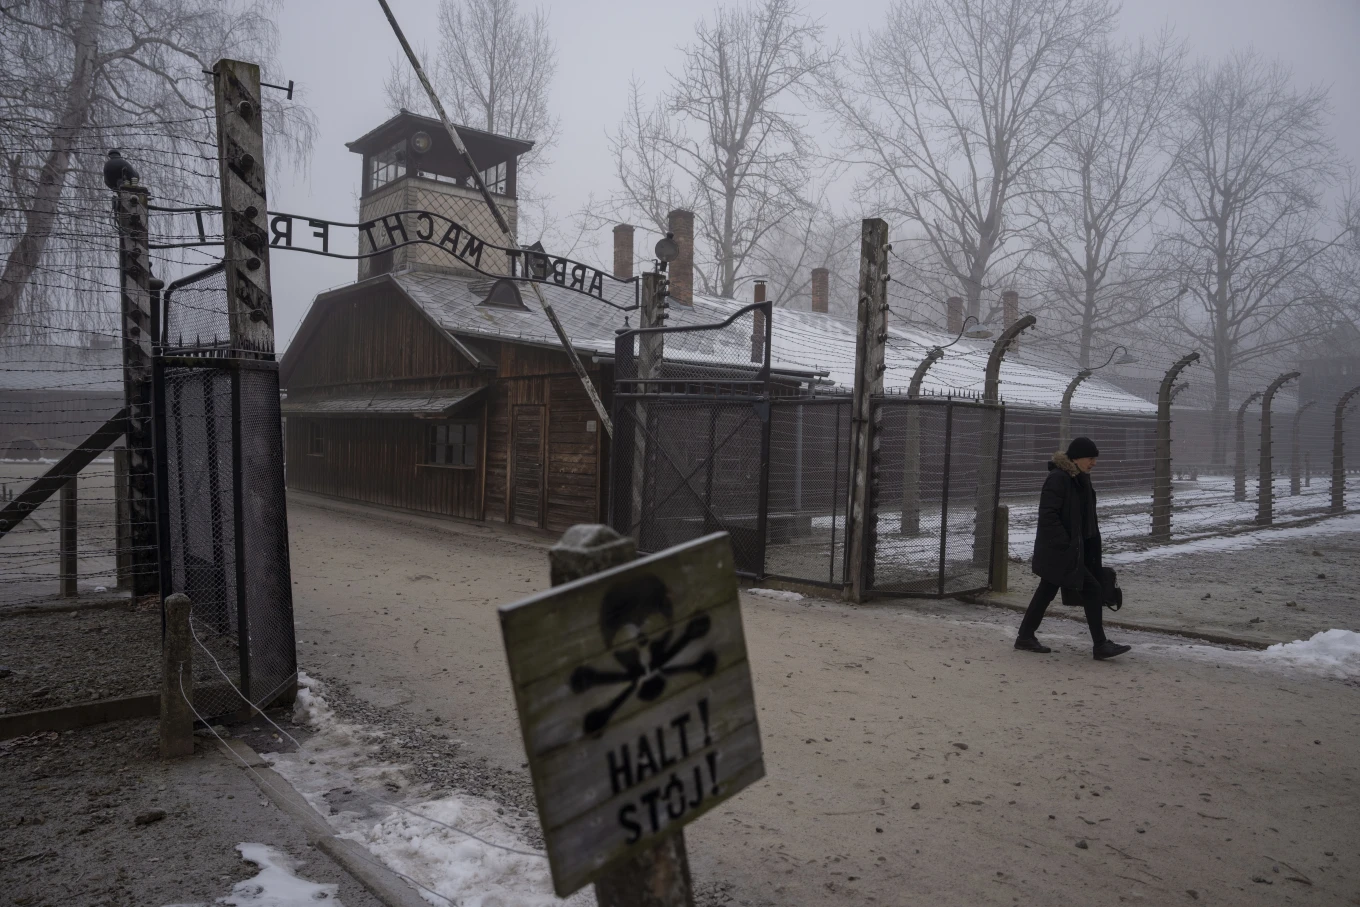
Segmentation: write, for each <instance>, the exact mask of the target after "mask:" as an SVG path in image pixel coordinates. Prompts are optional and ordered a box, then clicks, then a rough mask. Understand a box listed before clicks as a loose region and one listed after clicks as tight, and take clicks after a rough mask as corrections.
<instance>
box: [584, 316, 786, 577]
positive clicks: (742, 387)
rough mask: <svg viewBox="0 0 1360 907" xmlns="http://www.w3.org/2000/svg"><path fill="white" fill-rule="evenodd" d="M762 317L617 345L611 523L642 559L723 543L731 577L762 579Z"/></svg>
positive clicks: (765, 399)
mask: <svg viewBox="0 0 1360 907" xmlns="http://www.w3.org/2000/svg"><path fill="white" fill-rule="evenodd" d="M767 312H768V307H766V308H760V309H752V310H750V311H745V312H740V313H738V314H735V315H734V316H733V317H732V318H731V319H729V321H728V322H726V323H723V324H716V325H705V326H701V327H698V328H694V327H684V328H661V329H655V328H653V329H645V330H635V331H629V332H625V333H622V334H620V335H619V337H618V341H617V343H616V345H615V367H614V370H615V388H614V440H613V446H612V451H611V463H612V479H611V491H612V494H611V497H610V510H611V523H612V525H613V526H614V527H615V528H617V529H619V530H620V531H621V532H623V533H625V534H627V535H632V536H634V537H635V538H637V540H638V546H639V548H640V549H641V550H643V551H659V550H661V549H662V548H666V547H669V546H671V545H675V544H678V543H680V542H683V541H686V540H689V539H693V538H698V537H700V536H702V535H705V534H707V533H710V532H718V531H723V532H727V533H729V534H730V535H731V537H732V548H733V551H734V554H735V556H736V565H737V570H738V571H740V572H743V573H746V574H749V575H753V576H759V575H761V574H762V573H763V567H762V565H763V563H764V559H765V532H766V478H767V472H766V463H767V459H768V451H769V444H770V400H769V396H768V388H767V383H768V375H769V355H768V350H767V349H766V343H765V338H766V331H765V328H764V326H763V325H764V319H765V318H766V313H767ZM756 341H759V342H758V344H757V343H756Z"/></svg>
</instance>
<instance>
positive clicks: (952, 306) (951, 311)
mask: <svg viewBox="0 0 1360 907" xmlns="http://www.w3.org/2000/svg"><path fill="white" fill-rule="evenodd" d="M945 313H946V315H947V316H948V326H949V333H951V334H957V333H958V332H959V331H961V330H963V297H962V296H950V297H949V299H947V300H945Z"/></svg>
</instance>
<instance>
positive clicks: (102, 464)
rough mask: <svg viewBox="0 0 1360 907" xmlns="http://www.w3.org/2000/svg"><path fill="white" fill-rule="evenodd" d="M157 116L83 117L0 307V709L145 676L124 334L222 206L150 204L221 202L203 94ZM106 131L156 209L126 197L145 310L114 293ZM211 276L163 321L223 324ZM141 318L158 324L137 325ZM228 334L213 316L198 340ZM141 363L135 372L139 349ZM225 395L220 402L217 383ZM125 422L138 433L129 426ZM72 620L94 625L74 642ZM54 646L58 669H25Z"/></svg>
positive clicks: (75, 696) (118, 281) (211, 252)
mask: <svg viewBox="0 0 1360 907" xmlns="http://www.w3.org/2000/svg"><path fill="white" fill-rule="evenodd" d="M210 106H211V103H210V102H209V107H210ZM39 125H40V124H39ZM165 125H166V124H165V123H164V122H161V121H159V120H147V121H145V122H142V121H129V122H125V123H121V124H118V126H117V127H116V128H107V127H106V128H101V129H97V130H96V129H87V130H84V131H82V133H81V135H80V137H79V139H78V140H77V141H76V142H75V143H74V154H73V158H72V163H71V167H70V170H69V172H68V173H67V174H66V176H65V180H66V182H65V187H64V189H63V192H62V194H61V196H60V199H59V201H58V202H57V208H56V216H55V218H54V220H53V222H52V225H51V227H50V229H47V230H46V231H43V233H42V235H41V236H40V237H38V238H40V239H41V240H42V241H43V245H44V246H45V249H44V251H43V254H42V255H41V256H39V257H38V258H37V259H36V263H35V264H34V267H33V269H32V273H31V275H30V276H29V277H28V278H27V280H26V281H25V283H24V285H23V287H22V288H21V289H22V292H21V293H20V294H19V299H18V305H17V307H16V308H15V309H14V310H13V312H12V314H11V315H10V317H8V318H7V319H6V320H5V321H4V323H3V324H0V513H3V517H0V618H4V619H5V620H6V627H5V633H4V634H3V635H4V637H5V640H6V644H5V646H4V651H3V652H0V662H4V663H5V664H6V666H7V667H10V668H11V669H12V670H13V671H14V675H13V676H12V677H11V678H10V680H9V681H8V682H7V684H6V688H5V695H4V697H3V701H0V711H2V712H7V713H12V712H22V711H28V710H33V709H39V708H51V707H54V706H59V705H72V704H78V703H81V702H86V701H90V700H95V699H110V698H120V697H127V696H134V695H138V694H145V693H147V692H149V691H151V690H154V689H156V687H157V686H158V675H159V659H160V642H161V635H160V629H161V613H160V596H159V594H157V593H158V591H159V572H160V565H161V551H160V550H159V546H158V544H157V533H156V525H155V523H156V516H155V514H156V513H157V508H158V506H159V502H158V501H157V500H156V499H155V492H154V487H153V483H152V482H151V481H150V477H149V476H147V477H146V481H144V482H142V483H141V484H139V483H138V482H137V478H136V475H135V474H136V472H137V469H138V466H137V464H138V463H141V464H143V466H145V465H146V464H150V463H154V449H153V447H154V445H153V444H152V443H151V442H150V440H149V434H148V433H146V432H140V433H129V431H128V430H127V429H128V427H129V423H128V420H129V416H132V417H134V418H136V417H141V418H142V419H143V420H147V419H149V417H150V403H149V395H146V396H145V397H136V396H135V395H132V394H131V393H130V389H129V387H128V386H127V382H128V381H129V380H130V378H129V375H130V374H131V371H132V369H130V367H129V362H130V360H129V358H128V357H129V353H127V352H126V350H125V347H127V346H128V345H129V344H130V343H131V344H133V345H134V346H140V347H141V348H142V349H143V351H145V350H146V349H149V345H150V341H151V340H153V339H154V340H155V341H157V342H159V341H160V339H161V336H160V335H161V334H162V327H163V326H162V325H161V324H160V319H161V316H162V311H161V301H162V300H161V299H160V296H159V290H160V288H163V287H173V286H174V285H175V283H176V282H177V281H178V280H179V279H180V278H183V277H184V276H186V275H189V274H193V273H195V272H199V271H201V270H203V269H204V268H205V267H208V266H211V265H219V266H220V265H221V263H222V245H221V242H222V240H223V236H222V233H221V227H220V223H221V222H220V219H216V218H214V219H212V220H211V221H210V222H209V225H208V226H209V229H208V230H207V231H204V230H203V226H204V225H203V223H202V222H201V221H200V220H199V219H196V218H194V217H192V216H189V217H187V218H186V217H178V216H171V215H168V214H160V213H158V212H157V211H155V210H154V208H156V207H167V208H182V209H192V208H203V207H216V206H217V205H218V204H219V203H220V188H219V179H220V173H219V162H218V157H217V139H216V120H215V117H214V116H213V115H212V114H211V113H210V112H204V113H202V114H200V115H196V116H194V117H193V118H192V119H191V120H185V121H183V122H177V123H176V124H175V126H176V127H177V130H173V131H176V132H177V134H175V135H168V134H167V131H166V129H165ZM186 136H187V138H186ZM111 148H116V149H118V150H119V151H120V152H121V157H122V159H123V160H125V161H127V162H128V163H129V164H131V165H132V166H133V167H134V168H135V169H136V171H138V172H139V177H138V179H137V180H136V181H135V182H129V183H128V184H129V185H134V184H140V185H141V186H143V187H145V188H146V189H147V192H148V195H149V201H150V206H149V207H151V208H152V209H153V210H151V211H147V212H142V213H141V214H140V215H139V216H140V218H142V220H141V221H140V222H141V224H143V225H145V227H146V229H147V232H148V238H149V240H150V245H151V246H152V249H151V250H150V251H149V253H148V254H147V257H146V258H145V259H143V260H141V261H139V262H137V266H138V267H144V268H146V269H147V270H148V271H149V275H150V278H151V287H152V291H151V299H150V312H148V313H146V314H147V315H149V317H150V324H149V325H148V324H146V323H145V322H144V321H143V322H137V321H136V320H135V319H130V318H128V316H127V313H125V312H124V310H123V308H124V301H123V289H124V281H123V271H124V268H125V266H128V265H129V261H128V260H127V256H126V255H125V254H124V252H123V251H122V250H120V227H119V222H118V216H119V215H118V212H117V210H116V207H117V206H116V201H115V197H116V195H117V193H115V192H114V191H112V190H111V189H110V188H109V187H108V186H107V185H106V184H105V180H104V165H105V162H106V161H107V160H108V159H109V158H108V156H107V152H108V151H109V149H111ZM39 178H40V177H39V175H38V174H37V173H26V172H20V173H19V174H17V175H16V184H15V185H14V187H13V189H14V192H13V196H12V198H13V202H12V203H11V204H10V205H8V206H6V207H5V208H4V210H3V211H0V250H3V251H4V252H5V253H6V254H7V255H13V254H15V249H16V248H17V247H19V246H20V244H22V243H24V242H25V241H29V242H32V240H33V239H34V234H33V229H32V226H31V224H30V223H29V222H28V218H27V217H26V210H25V206H26V205H31V204H35V202H33V201H32V199H33V198H35V197H36V194H37V193H36V189H37V183H36V181H37V180H38V179H39ZM214 243H216V245H213V244H214ZM190 244H199V245H190ZM157 247H161V248H157ZM218 283H219V285H217V286H207V287H206V288H205V287H202V286H200V287H192V286H191V287H189V288H186V289H185V291H184V292H182V293H180V294H179V298H178V299H177V300H176V301H175V302H176V308H175V312H176V316H177V323H176V324H174V325H172V326H173V327H176V328H180V329H181V330H182V331H184V332H185V333H187V332H188V331H189V330H191V329H196V330H198V331H200V332H203V331H204V330H205V327H206V326H214V327H216V326H222V325H225V318H226V300H225V287H224V286H221V285H220V283H221V282H220V278H219V281H218ZM138 325H140V326H138ZM146 329H149V333H150V334H151V335H155V336H154V337H147V336H144V334H143V331H144V330H146ZM225 340H226V335H225V333H221V334H220V336H217V335H215V336H214V338H213V341H212V342H223V343H224V342H225ZM143 358H144V359H145V358H146V357H143ZM142 366H144V367H146V370H147V374H149V362H148V361H143V362H142ZM148 386H149V385H148ZM223 407H224V411H226V412H230V401H229V400H224V401H223ZM130 436H135V437H137V438H138V439H139V440H135V441H133V442H132V443H129V440H128V439H129V437H130ZM148 495H149V499H148ZM139 496H140V497H139ZM134 500H135V501H136V502H135V503H134ZM110 609H113V610H110ZM123 609H126V610H123ZM73 632H75V633H77V636H75V637H73V636H72V633H73ZM83 632H89V633H94V634H97V635H95V636H93V637H90V638H89V644H88V645H84V643H85V639H84V638H83V637H81V636H79V634H80V633H83ZM73 641H79V642H80V643H81V644H82V645H78V646H76V645H73ZM221 654H224V653H222V652H219V655H221ZM58 664H60V665H62V666H63V669H62V670H59V671H53V670H42V671H39V670H37V669H38V668H39V667H44V668H47V669H51V668H55V667H56V666H57V665H58ZM196 667H197V670H196V671H195V674H196V675H199V676H197V677H195V680H196V681H198V682H207V681H210V680H213V679H214V677H215V675H213V674H212V673H210V672H211V667H210V666H209V667H207V669H206V670H205V669H204V666H203V665H198V666H196ZM54 680H55V681H56V682H54ZM204 705H205V706H206V707H207V708H209V709H210V710H211V709H212V703H210V702H205V703H204Z"/></svg>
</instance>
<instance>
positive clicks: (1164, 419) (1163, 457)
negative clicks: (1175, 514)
mask: <svg viewBox="0 0 1360 907" xmlns="http://www.w3.org/2000/svg"><path fill="white" fill-rule="evenodd" d="M1197 361H1199V352H1198V351H1196V352H1192V353H1186V354H1185V355H1184V356H1182V357H1181V358H1180V359H1178V360H1176V364H1175V365H1173V366H1171V368H1169V369H1167V372H1166V374H1165V375H1163V376H1162V384H1161V386H1160V387H1159V388H1158V389H1157V452H1156V454H1155V456H1154V457H1153V461H1152V537H1153V539H1155V540H1157V541H1160V542H1166V541H1170V540H1171V401H1172V400H1174V399H1176V395H1177V394H1178V393H1180V392H1181V391H1183V390H1185V389H1186V388H1187V387H1189V386H1190V383H1189V382H1188V381H1187V382H1182V383H1181V384H1176V378H1178V377H1179V376H1180V373H1181V372H1183V371H1184V370H1185V369H1186V368H1188V367H1189V365H1190V363H1192V362H1197Z"/></svg>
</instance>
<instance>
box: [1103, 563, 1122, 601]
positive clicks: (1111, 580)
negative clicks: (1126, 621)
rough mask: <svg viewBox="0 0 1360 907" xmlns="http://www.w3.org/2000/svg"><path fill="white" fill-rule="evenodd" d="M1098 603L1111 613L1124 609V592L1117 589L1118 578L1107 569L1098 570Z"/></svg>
mask: <svg viewBox="0 0 1360 907" xmlns="http://www.w3.org/2000/svg"><path fill="white" fill-rule="evenodd" d="M1100 602H1101V604H1103V605H1104V606H1105V607H1107V608H1109V609H1110V610H1111V611H1118V610H1119V609H1120V608H1122V607H1124V590H1123V589H1121V588H1119V578H1118V577H1117V576H1116V575H1115V572H1114V571H1113V570H1111V569H1110V568H1109V567H1101V568H1100Z"/></svg>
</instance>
